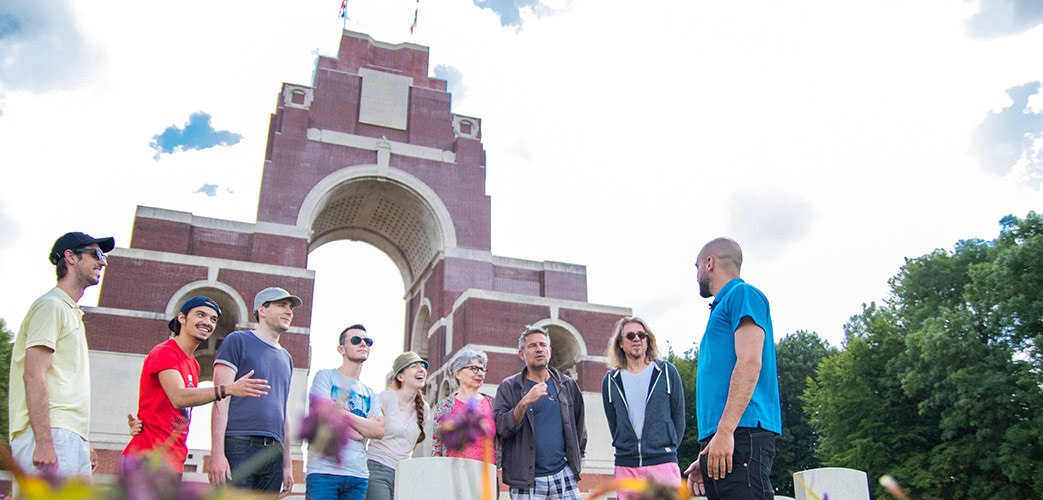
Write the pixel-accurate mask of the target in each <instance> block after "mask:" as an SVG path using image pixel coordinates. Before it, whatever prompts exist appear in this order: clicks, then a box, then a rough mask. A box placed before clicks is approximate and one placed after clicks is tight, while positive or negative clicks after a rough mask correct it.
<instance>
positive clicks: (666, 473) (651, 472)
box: [616, 462, 681, 500]
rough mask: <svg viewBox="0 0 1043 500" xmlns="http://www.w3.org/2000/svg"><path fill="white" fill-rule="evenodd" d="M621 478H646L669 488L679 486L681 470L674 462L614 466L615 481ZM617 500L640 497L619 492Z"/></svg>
mask: <svg viewBox="0 0 1043 500" xmlns="http://www.w3.org/2000/svg"><path fill="white" fill-rule="evenodd" d="M623 477H637V478H648V479H650V480H652V481H655V482H657V483H661V484H666V485H670V486H680V485H681V468H680V467H678V466H677V463H675V462H667V463H665V464H659V465H646V466H644V467H620V466H618V465H617V466H616V479H619V478H623ZM617 493H618V497H617V498H618V499H619V500H636V499H637V498H639V497H640V495H638V494H636V493H632V492H627V491H623V490H620V491H618V492H617Z"/></svg>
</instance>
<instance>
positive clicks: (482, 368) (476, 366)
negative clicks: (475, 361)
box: [458, 365, 488, 375]
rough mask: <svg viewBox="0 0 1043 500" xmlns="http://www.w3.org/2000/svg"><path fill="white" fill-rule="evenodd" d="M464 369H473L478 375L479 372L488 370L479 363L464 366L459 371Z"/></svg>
mask: <svg viewBox="0 0 1043 500" xmlns="http://www.w3.org/2000/svg"><path fill="white" fill-rule="evenodd" d="M464 370H471V371H472V372H474V373H475V374H476V375H477V374H479V373H485V372H487V371H488V370H487V369H486V368H485V367H484V366H479V365H470V366H465V367H463V368H460V370H458V371H464Z"/></svg>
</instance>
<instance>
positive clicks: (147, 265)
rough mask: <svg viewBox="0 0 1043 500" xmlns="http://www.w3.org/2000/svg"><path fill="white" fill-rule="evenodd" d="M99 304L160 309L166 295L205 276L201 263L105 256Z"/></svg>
mask: <svg viewBox="0 0 1043 500" xmlns="http://www.w3.org/2000/svg"><path fill="white" fill-rule="evenodd" d="M108 263H109V265H108V267H107V268H106V269H105V279H104V281H103V283H102V293H101V294H100V295H99V298H98V305H99V306H100V307H113V308H117V309H131V310H135V311H154V312H163V311H164V310H165V309H166V306H167V302H169V301H170V296H171V294H173V293H174V292H175V291H177V290H178V289H179V288H181V287H183V286H185V285H187V284H188V283H192V282H193V281H199V280H205V279H207V269H206V268H205V267H202V266H190V265H185V264H174V263H168V262H159V261H154V260H145V259H133V258H128V257H120V256H118V255H112V256H109V259H108ZM251 297H253V296H252V295H251Z"/></svg>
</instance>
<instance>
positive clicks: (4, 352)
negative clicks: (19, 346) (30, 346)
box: [0, 318, 14, 446]
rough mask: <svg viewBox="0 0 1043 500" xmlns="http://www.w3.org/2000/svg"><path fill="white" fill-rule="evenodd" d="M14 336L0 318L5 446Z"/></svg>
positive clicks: (0, 434)
mask: <svg viewBox="0 0 1043 500" xmlns="http://www.w3.org/2000/svg"><path fill="white" fill-rule="evenodd" d="M12 339H14V334H13V333H11V331H10V330H8V329H7V323H6V322H5V321H4V319H3V318H0V408H3V411H0V414H2V416H0V443H2V444H3V445H5V446H6V445H7V431H8V425H7V424H8V422H7V393H8V389H9V388H10V386H11V385H10V381H9V380H8V377H10V376H11V349H12V347H13V345H12V344H11V341H12Z"/></svg>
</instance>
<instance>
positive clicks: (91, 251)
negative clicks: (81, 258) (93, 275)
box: [72, 247, 106, 260]
mask: <svg viewBox="0 0 1043 500" xmlns="http://www.w3.org/2000/svg"><path fill="white" fill-rule="evenodd" d="M72 253H89V254H92V255H94V258H95V259H98V260H105V259H106V255H105V252H102V251H101V249H100V248H94V247H90V248H77V249H76V250H73V251H72Z"/></svg>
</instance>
